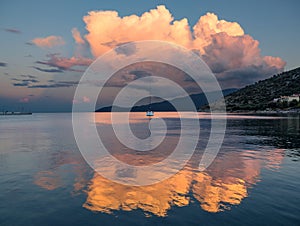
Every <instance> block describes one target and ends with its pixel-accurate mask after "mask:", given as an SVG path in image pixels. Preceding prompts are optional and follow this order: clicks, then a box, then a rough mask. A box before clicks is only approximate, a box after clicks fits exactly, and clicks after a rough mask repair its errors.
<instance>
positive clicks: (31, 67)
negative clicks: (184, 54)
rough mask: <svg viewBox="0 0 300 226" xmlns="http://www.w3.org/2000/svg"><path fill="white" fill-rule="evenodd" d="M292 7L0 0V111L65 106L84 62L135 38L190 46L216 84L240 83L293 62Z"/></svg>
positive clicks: (291, 1) (290, 2)
mask: <svg viewBox="0 0 300 226" xmlns="http://www.w3.org/2000/svg"><path fill="white" fill-rule="evenodd" d="M299 9H300V2H299V1H297V0H287V1H279V0H272V1H267V0H265V1H238V0H227V1H217V0H185V1H174V0H165V1H151V0H139V1H136V0H128V1H124V0H122V1H121V0H110V1H104V0H101V1H99V0H98V1H96V0H89V1H83V0H72V1H71V0H69V1H58V0H52V1H40V0H28V1H17V0H3V1H1V3H0V50H1V51H0V81H1V82H0V111H2V110H14V111H16V110H19V109H21V108H24V109H27V110H30V111H33V112H56V111H70V110H71V107H72V104H73V103H74V101H73V95H74V90H75V88H76V85H77V83H78V81H79V80H80V78H81V76H82V74H83V72H84V71H85V70H86V69H87V67H88V66H89V65H90V64H91V63H92V62H93V61H94V60H95V59H96V58H97V57H99V56H101V55H102V54H104V53H105V52H107V51H109V50H110V49H112V48H114V47H116V46H118V45H120V44H122V43H127V42H132V41H141V40H162V41H168V42H173V43H176V44H178V45H182V46H184V47H185V48H188V49H191V50H193V51H195V52H196V53H197V54H199V55H200V56H201V57H202V59H203V60H204V61H205V62H206V63H207V65H208V66H209V67H210V68H211V70H212V71H213V73H214V74H215V75H216V77H217V79H218V81H219V83H220V85H221V87H222V88H224V89H225V88H241V87H243V86H245V85H248V84H251V83H253V82H256V81H258V80H261V79H265V78H268V77H270V76H272V75H273V74H277V73H280V72H282V71H286V70H290V69H293V68H296V67H298V66H299V53H300V51H299V47H300V45H299V40H300V30H299V27H300V15H299V13H298V12H299ZM170 76H172V75H170ZM130 78H132V79H135V77H134V76H133V77H132V76H131V77H130ZM127 82H128V81H127ZM124 84H125V83H124ZM108 90H109V89H108ZM82 101H83V102H88V97H86V98H85V100H82Z"/></svg>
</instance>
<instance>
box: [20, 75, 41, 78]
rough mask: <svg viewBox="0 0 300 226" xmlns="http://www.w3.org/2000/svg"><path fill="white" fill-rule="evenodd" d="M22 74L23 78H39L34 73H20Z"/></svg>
mask: <svg viewBox="0 0 300 226" xmlns="http://www.w3.org/2000/svg"><path fill="white" fill-rule="evenodd" d="M20 76H21V77H23V78H37V77H36V76H34V75H20Z"/></svg>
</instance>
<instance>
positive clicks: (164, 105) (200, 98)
mask: <svg viewBox="0 0 300 226" xmlns="http://www.w3.org/2000/svg"><path fill="white" fill-rule="evenodd" d="M235 91H236V89H226V90H223V91H222V92H223V95H228V94H230V93H232V92H235ZM213 94H214V93H211V95H213ZM187 98H191V99H192V101H193V102H194V105H195V106H196V108H198V107H201V106H204V105H206V104H207V99H206V97H205V95H204V93H198V94H191V95H190V96H187V97H180V98H176V99H174V100H173V101H172V102H174V103H176V104H178V105H180V106H181V107H182V111H192V110H193V109H191V108H190V107H189V106H187V105H186V102H187V101H186V99H187ZM148 108H149V106H148V105H139V106H134V107H133V108H131V109H127V108H121V107H116V108H115V111H118V112H127V111H132V112H145V111H147V110H148ZM111 109H112V107H111V106H108V107H103V108H100V109H98V110H96V112H110V111H111ZM151 110H153V111H176V109H175V108H174V107H173V106H172V105H171V104H170V103H169V102H168V101H161V102H157V103H152V104H151Z"/></svg>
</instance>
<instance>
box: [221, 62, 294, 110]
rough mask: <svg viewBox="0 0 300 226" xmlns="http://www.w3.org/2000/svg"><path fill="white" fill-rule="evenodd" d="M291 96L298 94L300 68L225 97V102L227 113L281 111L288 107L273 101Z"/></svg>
mask: <svg viewBox="0 0 300 226" xmlns="http://www.w3.org/2000/svg"><path fill="white" fill-rule="evenodd" d="M293 94H300V67H299V68H296V69H294V70H290V71H287V72H283V73H281V74H278V75H274V76H273V77H271V78H269V79H265V80H262V81H258V82H256V83H255V84H253V85H249V86H246V87H244V88H242V89H240V90H238V91H236V92H234V93H231V94H229V95H228V96H226V97H225V101H226V107H227V111H240V110H241V111H243V110H244V111H253V110H254V111H256V110H265V109H267V108H271V109H276V108H281V109H283V108H287V107H289V105H287V104H285V105H284V104H282V103H274V102H273V100H274V99H275V98H279V97H280V96H290V95H293ZM298 106H299V103H298Z"/></svg>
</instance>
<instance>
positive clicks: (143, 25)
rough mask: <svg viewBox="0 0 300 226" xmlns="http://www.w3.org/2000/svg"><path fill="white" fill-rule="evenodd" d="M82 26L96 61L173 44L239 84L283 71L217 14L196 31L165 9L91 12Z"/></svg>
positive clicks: (275, 59)
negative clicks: (154, 43) (135, 48)
mask: <svg viewBox="0 0 300 226" xmlns="http://www.w3.org/2000/svg"><path fill="white" fill-rule="evenodd" d="M83 20H84V22H85V24H86V30H87V32H88V33H87V34H86V35H85V39H86V40H87V42H88V43H89V46H90V48H91V52H92V54H93V55H94V56H95V57H98V56H100V55H101V54H103V53H105V52H106V51H108V50H110V49H112V48H114V47H116V46H118V45H119V44H121V43H126V42H131V41H140V40H164V41H170V42H174V43H177V44H179V45H183V46H185V47H186V48H189V49H193V50H195V51H196V52H198V53H200V54H201V55H202V57H203V59H204V60H205V61H206V63H207V64H208V65H209V66H210V67H211V69H212V70H213V71H214V72H215V73H216V74H217V76H219V77H222V78H223V77H224V76H228V77H230V76H233V77H234V76H235V78H234V79H237V84H238V80H239V79H240V80H241V79H244V80H245V81H247V82H248V83H251V82H253V81H256V80H255V79H257V77H258V76H259V75H261V76H263V77H264V76H270V75H272V74H274V73H279V72H281V71H283V69H284V66H285V62H284V61H283V60H282V59H281V58H279V57H271V56H262V55H261V51H260V48H259V42H258V41H257V40H255V39H253V38H252V37H251V36H250V35H248V34H245V32H244V30H243V28H242V27H241V26H240V25H239V24H238V23H237V22H230V21H225V20H220V19H219V18H218V16H217V15H215V14H213V13H207V14H206V15H203V16H201V17H200V18H199V20H198V21H197V23H196V24H195V25H194V26H193V27H192V28H191V27H190V25H189V23H188V20H187V19H186V18H183V19H181V20H174V18H173V16H172V14H171V13H170V11H169V10H168V9H167V8H166V7H165V6H163V5H161V6H157V8H156V9H152V10H150V11H149V12H145V13H143V14H142V15H141V16H137V15H129V16H125V17H121V16H119V15H118V13H117V12H116V11H91V12H89V13H88V15H87V16H85V17H84V18H83ZM239 72H241V73H240V74H239ZM252 75H253V76H252ZM251 76H252V77H251ZM245 77H246V78H245ZM240 84H244V83H243V82H241V83H240Z"/></svg>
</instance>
